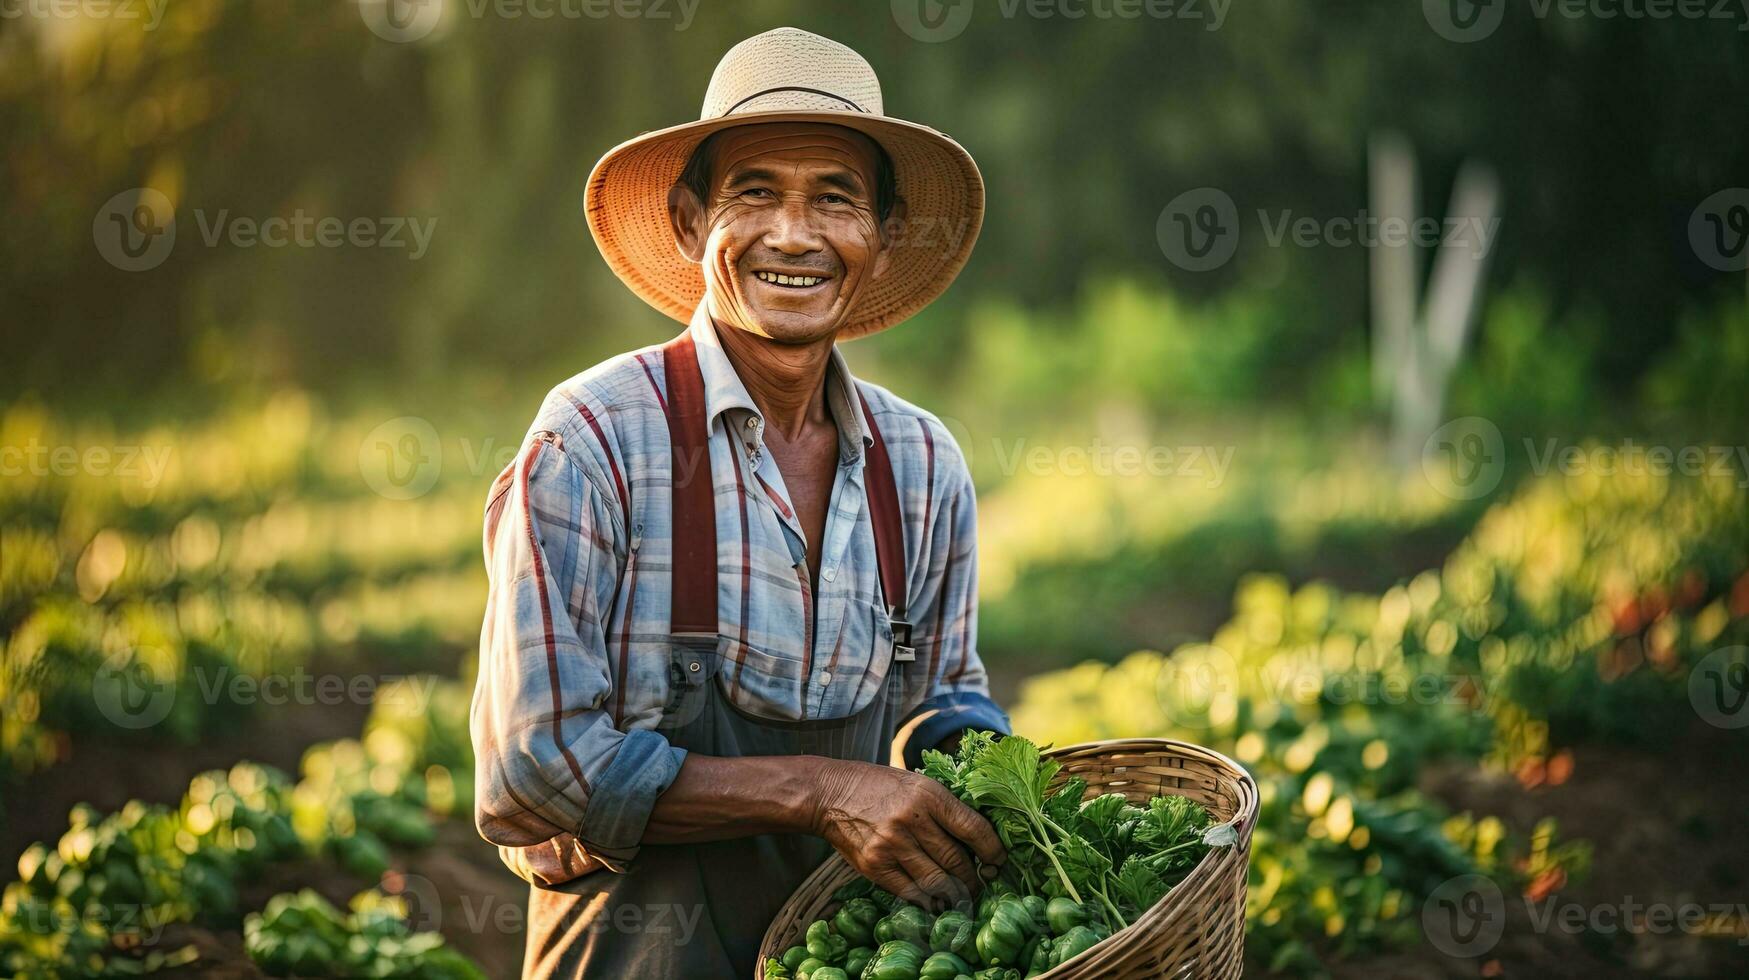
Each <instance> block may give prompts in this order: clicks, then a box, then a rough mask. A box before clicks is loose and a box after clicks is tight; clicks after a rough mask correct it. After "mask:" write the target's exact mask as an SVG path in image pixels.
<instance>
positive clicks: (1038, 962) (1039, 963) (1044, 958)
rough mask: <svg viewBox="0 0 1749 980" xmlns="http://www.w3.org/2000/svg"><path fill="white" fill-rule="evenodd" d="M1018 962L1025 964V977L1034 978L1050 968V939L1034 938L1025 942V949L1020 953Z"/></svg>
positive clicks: (1046, 937)
mask: <svg viewBox="0 0 1749 980" xmlns="http://www.w3.org/2000/svg"><path fill="white" fill-rule="evenodd" d="M1020 962H1022V963H1024V964H1026V975H1027V976H1029V977H1030V976H1035V975H1037V974H1040V973H1043V972H1045V971H1046V970H1048V969H1050V968H1051V939H1050V937H1049V936H1042V935H1041V936H1034V937H1032V938H1031V939H1028V940H1027V941H1026V948H1025V949H1023V950H1021V951H1020Z"/></svg>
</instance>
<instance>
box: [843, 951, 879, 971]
mask: <svg viewBox="0 0 1749 980" xmlns="http://www.w3.org/2000/svg"><path fill="white" fill-rule="evenodd" d="M874 955H875V951H874V950H872V949H870V948H869V947H867V946H858V947H856V948H855V949H852V950H851V951H850V952H848V953H845V954H844V972H845V973H848V974H850V975H851V976H853V977H860V976H862V971H863V968H865V967H867V966H868V961H869V960H872V959H874Z"/></svg>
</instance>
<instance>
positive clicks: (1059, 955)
mask: <svg viewBox="0 0 1749 980" xmlns="http://www.w3.org/2000/svg"><path fill="white" fill-rule="evenodd" d="M1102 938H1104V937H1103V936H1101V935H1099V933H1097V932H1095V931H1094V930H1092V929H1090V928H1088V927H1087V926H1076V927H1075V928H1073V929H1070V930H1069V931H1068V932H1066V933H1064V934H1063V935H1061V936H1058V937H1057V939H1056V941H1055V942H1054V943H1052V944H1051V950H1050V966H1062V965H1063V964H1064V963H1067V962H1069V960H1071V959H1073V958H1075V957H1076V956H1079V955H1080V954H1081V953H1083V952H1085V951H1086V950H1089V949H1092V948H1093V946H1094V944H1095V943H1098V942H1099V941H1100V940H1101V939H1102Z"/></svg>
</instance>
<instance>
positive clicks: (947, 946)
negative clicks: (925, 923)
mask: <svg viewBox="0 0 1749 980" xmlns="http://www.w3.org/2000/svg"><path fill="white" fill-rule="evenodd" d="M977 938H978V923H976V922H973V921H972V920H971V918H970V917H968V916H967V915H966V914H965V913H964V912H961V911H959V910H957V909H950V910H948V911H946V912H943V913H941V915H940V916H939V917H938V918H936V920H935V926H934V927H933V928H931V929H930V930H929V948H930V949H932V950H935V951H936V952H938V953H952V954H954V955H955V956H958V957H960V958H962V959H965V958H969V957H975V956H977V953H978V946H977Z"/></svg>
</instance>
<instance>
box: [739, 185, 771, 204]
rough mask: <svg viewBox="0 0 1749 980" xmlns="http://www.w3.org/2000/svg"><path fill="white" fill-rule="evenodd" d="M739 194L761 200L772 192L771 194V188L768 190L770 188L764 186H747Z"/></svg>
mask: <svg viewBox="0 0 1749 980" xmlns="http://www.w3.org/2000/svg"><path fill="white" fill-rule="evenodd" d="M741 196H742V197H750V198H753V199H755V200H761V201H762V200H765V199H766V198H768V197H771V196H772V194H771V190H770V188H766V187H749V188H747V189H746V190H744V191H742V192H741Z"/></svg>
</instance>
